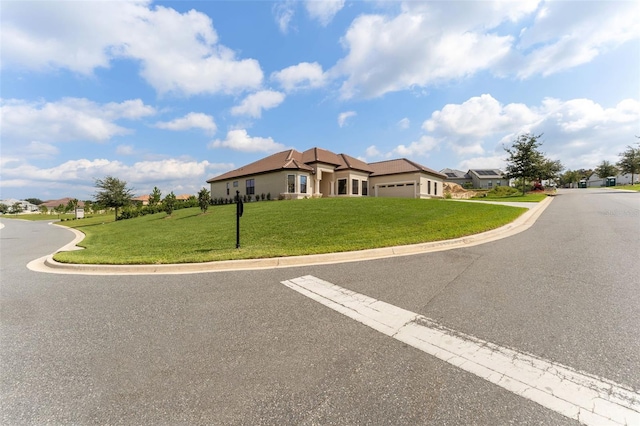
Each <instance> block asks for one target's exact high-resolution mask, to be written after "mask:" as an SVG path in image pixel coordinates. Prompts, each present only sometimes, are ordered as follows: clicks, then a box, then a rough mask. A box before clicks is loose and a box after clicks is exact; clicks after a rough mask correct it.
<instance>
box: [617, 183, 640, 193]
mask: <svg viewBox="0 0 640 426" xmlns="http://www.w3.org/2000/svg"><path fill="white" fill-rule="evenodd" d="M612 189H628V190H629V191H640V183H636V184H634V185H623V186H614V187H612Z"/></svg>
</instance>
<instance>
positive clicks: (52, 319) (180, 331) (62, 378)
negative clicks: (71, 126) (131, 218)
mask: <svg viewBox="0 0 640 426" xmlns="http://www.w3.org/2000/svg"><path fill="white" fill-rule="evenodd" d="M638 212H640V198H639V197H638V194H637V193H616V192H614V191H607V190H594V191H592V190H588V191H579V190H574V191H565V192H561V193H560V195H559V196H558V197H556V199H555V200H554V201H553V202H552V203H551V204H550V205H549V206H548V207H547V209H546V210H545V211H544V213H542V214H541V216H540V217H539V218H538V220H537V221H536V222H535V223H534V224H532V225H531V226H530V227H529V229H527V230H526V231H524V232H520V233H518V234H515V235H512V236H510V237H509V238H504V239H500V240H495V241H491V242H487V243H485V244H478V245H474V246H469V247H463V248H458V249H455V250H447V251H436V252H431V253H422V254H413V255H407V256H400V257H382V258H377V259H369V260H364V261H353V262H344V263H337V264H315V265H305V266H290V267H287V268H275V269H250V270H243V271H219V272H215V273H198V274H187V275H178V274H153V275H148V274H147V275H107V276H103V275H69V274H43V273H40V272H35V271H32V270H29V269H26V268H25V265H26V264H27V263H29V262H30V261H32V260H33V259H34V258H37V257H42V256H45V255H46V254H47V253H52V252H54V251H55V250H57V249H58V248H59V247H60V246H62V245H63V244H64V243H65V242H68V241H69V239H70V238H69V234H68V231H65V230H62V229H58V228H56V227H52V226H48V225H46V224H31V223H23V222H13V221H12V222H10V223H8V222H7V221H5V224H6V225H7V226H6V227H5V228H4V229H2V230H1V231H0V237H1V238H2V245H1V249H2V253H1V254H2V263H1V270H0V272H1V277H2V286H1V298H0V302H1V303H2V305H1V310H0V320H1V321H0V330H1V334H0V336H1V342H2V345H0V355H1V356H0V362H1V364H2V365H1V366H0V367H1V368H2V371H3V374H2V382H1V384H2V387H1V392H2V399H3V404H2V408H1V410H2V413H1V414H2V417H1V418H0V421H1V422H2V423H3V424H42V423H51V424H61V423H74V424H89V423H103V424H140V423H145V424H146V423H154V424H329V423H332V424H434V425H439V424H487V425H489V424H492V425H493V424H509V423H517V424H553V425H556V424H577V423H578V421H576V420H575V417H571V416H566V415H563V414H560V413H558V412H557V411H554V410H553V409H549V408H548V407H545V406H543V405H541V404H540V403H538V402H534V401H532V400H530V399H527V398H523V397H521V396H519V395H516V394H514V393H513V392H511V391H509V390H507V389H505V388H503V387H501V386H497V385H495V384H494V383H491V382H489V381H487V380H484V379H483V378H480V377H478V376H477V375H476V374H472V373H470V372H468V371H465V370H464V369H460V368H458V367H456V366H455V365H452V364H450V363H448V362H446V361H443V360H442V359H440V358H438V357H436V356H432V355H429V354H426V353H424V352H423V351H422V350H419V349H416V348H415V347H413V346H412V345H410V344H408V343H407V342H406V341H400V340H396V339H389V337H387V336H386V335H384V334H382V333H379V332H378V331H375V330H374V329H372V328H370V327H368V326H365V325H363V324H362V323H360V322H357V321H353V320H352V319H350V318H348V317H345V316H344V315H343V314H341V313H338V312H336V311H334V310H332V309H327V308H326V307H324V306H321V305H319V304H318V303H317V302H315V301H313V300H311V299H309V298H308V297H306V296H303V295H302V294H300V293H299V292H297V291H292V290H291V289H290V288H289V287H286V286H284V285H282V284H281V283H283V282H291V281H294V280H296V279H298V278H299V277H303V276H313V277H317V279H318V280H321V281H323V282H328V283H332V284H336V285H338V286H339V287H340V288H344V289H348V291H350V292H353V293H354V294H358V295H366V297H370V298H372V299H374V300H376V301H383V302H384V303H386V304H388V305H390V306H394V307H398V308H399V309H402V310H404V311H407V312H411V313H414V314H416V315H418V316H420V317H421V318H427V319H428V320H429V321H432V322H433V324H438V325H439V326H441V327H443V329H446V330H451V331H452V332H454V333H455V334H456V335H457V336H458V337H459V336H469V338H470V340H473V339H477V340H476V341H483V342H487V345H489V346H491V345H495V347H499V348H505V349H507V350H515V351H517V353H518V354H527V355H531V356H533V357H535V359H537V360H542V361H544V362H549V363H552V364H553V365H556V366H563V367H567V368H569V369H570V370H571V371H574V372H579V373H580V374H584V375H585V376H586V377H590V378H593V379H595V380H598V381H600V382H602V383H609V384H614V385H615V386H618V385H619V387H620V389H623V390H624V391H628V392H631V394H632V397H633V398H635V396H633V395H637V391H638V389H639V388H640V373H639V372H640V339H638V336H637V330H638V329H639V328H640V327H639V326H640V323H639V319H638V318H640V292H638V279H637V278H638V276H640V266H639V265H638V262H637V258H638V257H639V256H640V241H639V235H640V221H639V220H638ZM488 342H491V343H490V344H489V343H488ZM492 347H493V346H492ZM631 409H632V410H635V411H638V409H637V406H636V405H633V404H632V406H631ZM580 420H581V421H583V422H585V418H584V417H582V418H580ZM611 420H612V421H616V420H620V418H618V417H615V415H614V414H612V415H611ZM625 421H626V418H625Z"/></svg>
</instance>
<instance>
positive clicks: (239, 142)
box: [209, 129, 285, 152]
mask: <svg viewBox="0 0 640 426" xmlns="http://www.w3.org/2000/svg"><path fill="white" fill-rule="evenodd" d="M209 148H229V149H233V150H235V151H242V152H277V151H281V150H284V149H285V146H284V145H282V144H281V143H277V142H275V141H274V140H273V139H272V138H261V137H251V136H249V134H248V133H247V131H246V130H244V129H236V130H230V131H229V132H227V138H226V139H225V140H220V139H216V140H215V141H213V142H211V143H210V144H209Z"/></svg>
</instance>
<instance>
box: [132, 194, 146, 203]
mask: <svg viewBox="0 0 640 426" xmlns="http://www.w3.org/2000/svg"><path fill="white" fill-rule="evenodd" d="M131 201H142V202H145V201H149V194H146V195H141V196H139V197H134V198H132V199H131Z"/></svg>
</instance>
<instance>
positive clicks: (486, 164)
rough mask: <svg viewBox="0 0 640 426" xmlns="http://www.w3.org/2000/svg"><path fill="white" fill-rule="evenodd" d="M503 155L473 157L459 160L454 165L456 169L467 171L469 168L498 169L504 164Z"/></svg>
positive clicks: (501, 168) (502, 168)
mask: <svg viewBox="0 0 640 426" xmlns="http://www.w3.org/2000/svg"><path fill="white" fill-rule="evenodd" d="M504 159H505V156H504V155H502V156H501V155H492V156H487V157H473V158H467V159H466V160H463V161H461V162H460V163H458V165H457V166H455V168H456V169H458V170H462V171H465V172H466V171H467V170H469V169H500V170H504V168H505V166H506V162H505V160H504Z"/></svg>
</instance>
